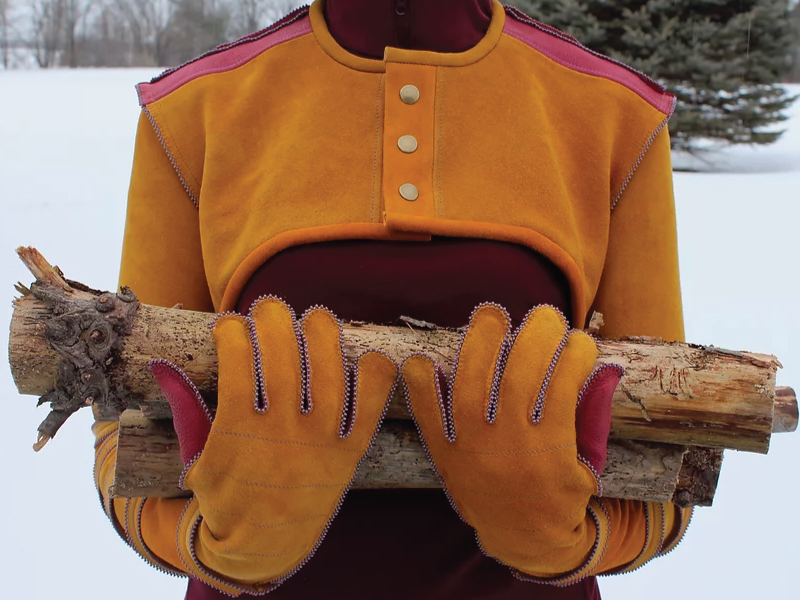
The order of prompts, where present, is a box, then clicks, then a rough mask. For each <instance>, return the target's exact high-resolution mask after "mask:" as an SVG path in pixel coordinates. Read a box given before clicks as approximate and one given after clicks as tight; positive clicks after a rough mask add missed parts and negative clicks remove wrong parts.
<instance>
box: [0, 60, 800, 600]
mask: <svg viewBox="0 0 800 600" xmlns="http://www.w3.org/2000/svg"><path fill="white" fill-rule="evenodd" d="M153 74H154V72H153V71H151V70H128V71H108V70H95V71H77V72H76V71H52V72H42V71H18V72H0V115H2V120H0V290H5V292H4V294H5V298H6V299H5V300H2V297H3V295H2V294H0V324H2V327H0V336H2V337H0V346H2V347H3V348H6V347H7V339H6V336H7V335H8V333H7V331H8V330H7V325H6V324H7V323H9V321H10V317H11V299H12V297H13V295H14V291H13V287H12V284H13V283H14V282H15V281H17V280H20V281H22V282H24V283H29V282H30V280H31V277H30V275H29V274H28V273H27V271H26V270H25V268H24V267H23V266H22V264H21V263H19V262H18V261H17V259H16V256H15V254H14V248H15V247H17V246H19V245H33V246H36V247H38V248H39V249H40V250H41V251H42V252H43V253H44V255H45V256H46V257H48V258H50V259H51V260H53V261H54V262H57V263H58V264H59V265H60V266H61V267H62V268H63V269H64V271H65V272H66V273H67V275H68V276H69V277H70V278H72V279H77V280H79V281H83V282H85V283H87V284H90V285H92V286H93V287H98V288H106V289H114V288H115V286H116V279H117V270H118V265H119V254H120V246H121V239H122V230H123V225H124V211H125V196H126V192H127V186H128V178H129V175H130V162H131V156H132V149H133V138H134V132H135V126H136V119H137V117H138V106H137V102H136V95H135V93H134V91H133V84H134V83H136V82H138V81H142V80H145V79H148V78H149V77H151V76H152V75H153ZM794 89H795V91H798V92H800V88H794ZM792 113H793V115H794V118H793V120H792V121H791V122H790V124H789V127H790V128H791V130H790V131H789V133H788V134H787V135H786V136H785V138H784V140H782V141H781V142H779V143H778V144H776V145H775V146H772V147H769V148H765V149H758V150H750V149H747V148H743V149H735V150H732V151H728V152H726V153H725V154H723V155H721V156H717V157H716V158H715V164H716V167H715V168H714V169H713V170H715V172H712V173H694V174H688V173H679V174H676V177H675V183H676V198H677V206H678V223H679V236H680V248H681V268H682V281H683V290H684V305H685V310H686V325H687V328H686V329H687V338H688V339H689V340H690V341H692V342H699V343H707V344H714V345H717V346H722V347H727V348H732V349H737V350H753V351H759V352H766V353H772V354H776V355H777V356H778V357H779V358H780V360H781V361H782V362H783V365H784V367H785V369H784V370H783V371H781V372H780V373H779V375H778V383H779V384H780V385H792V384H794V386H795V387H797V388H800V343H798V340H800V324H798V314H797V313H798V309H799V308H800V302H798V298H800V269H798V261H800V250H798V237H800V232H798V223H800V107H795V108H793V109H792ZM720 171H723V172H720ZM78 231H82V232H84V235H83V236H81V238H76V237H75V232H78ZM4 286H5V287H4ZM0 401H2V402H4V403H5V404H4V407H3V410H2V416H3V418H2V420H0V474H2V484H0V540H2V541H1V542H0V580H1V581H2V584H0V585H2V591H1V592H0V596H2V597H7V598H26V600H38V599H40V598H41V599H44V598H57V597H58V598H63V597H66V598H72V597H80V598H82V599H85V600H94V599H98V600H99V599H103V600H107V599H109V598H114V600H132V599H140V598H143V597H151V598H174V599H178V598H182V597H183V592H184V589H185V583H184V581H183V580H178V579H175V578H172V577H169V576H166V575H162V574H160V573H158V572H156V571H154V570H152V569H151V568H149V567H148V566H146V565H145V564H144V563H143V562H142V561H141V559H139V558H138V557H137V556H136V555H135V554H134V553H133V552H132V551H131V550H129V549H128V548H127V547H126V546H125V545H124V543H123V542H122V541H121V540H119V539H118V538H117V536H116V534H115V533H114V532H113V530H112V528H111V526H110V524H109V523H108V522H107V521H106V518H105V516H104V514H103V512H102V511H101V509H100V506H99V503H98V500H97V495H96V492H95V490H94V485H93V483H92V474H91V473H92V459H93V455H92V442H93V439H92V435H91V432H90V431H89V427H90V421H91V416H90V414H89V413H88V411H82V412H83V413H84V414H81V415H79V416H75V417H73V418H72V419H70V421H69V422H68V424H67V425H66V426H65V427H64V428H63V429H62V431H61V432H60V433H59V435H58V438H57V439H56V440H54V441H53V442H51V443H50V445H49V446H48V447H47V448H46V449H45V450H44V451H43V452H42V453H40V454H34V452H33V451H32V450H31V444H32V442H33V441H34V439H35V437H36V427H37V426H38V424H39V422H40V421H41V420H42V419H43V418H44V416H45V414H46V409H45V408H40V409H38V410H37V409H36V408H35V398H33V397H29V396H27V397H26V396H19V395H18V394H17V393H16V390H15V388H14V386H13V383H12V381H11V375H10V372H9V370H8V369H7V368H5V367H0ZM798 458H800V433H798V434H796V435H780V436H775V437H774V438H773V442H772V449H771V451H770V454H769V456H767V457H765V456H758V455H752V454H744V453H735V452H729V453H728V455H727V458H726V461H725V464H724V467H723V472H722V477H721V481H720V485H719V489H718V492H717V497H716V502H715V506H714V507H713V508H711V509H700V510H698V511H696V516H695V519H694V522H693V525H692V527H691V528H690V530H689V533H688V534H687V536H686V539H685V541H684V542H683V544H681V546H680V547H679V548H678V549H677V550H676V551H675V552H674V553H673V554H671V555H670V556H668V557H666V558H663V559H660V560H658V561H654V562H653V563H651V564H650V565H648V566H646V567H645V568H643V569H641V570H640V571H638V572H637V573H634V574H631V575H626V576H621V577H613V578H609V579H603V580H601V590H602V592H603V595H604V598H606V600H608V599H612V598H613V599H621V600H625V599H634V598H636V599H638V598H641V597H642V596H643V595H646V597H647V598H648V599H649V600H660V599H665V600H666V599H669V600H675V598H681V599H682V600H686V599H689V600H691V599H694V598H697V599H701V598H702V599H704V600H705V599H707V598H725V599H727V600H735V599H739V598H742V599H744V598H748V599H750V598H753V597H761V598H769V599H776V600H777V599H784V598H785V599H789V598H797V597H798V592H797V584H796V583H794V581H793V580H794V578H795V575H796V571H795V569H796V568H797V566H798V565H797V562H798V558H800V519H798V517H797V508H796V504H797V502H798V496H800V481H799V480H798V477H800V469H798V463H797V460H798ZM793 583H794V585H793ZM792 589H795V591H794V592H792V591H791V590H792Z"/></svg>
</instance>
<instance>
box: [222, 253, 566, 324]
mask: <svg viewBox="0 0 800 600" xmlns="http://www.w3.org/2000/svg"><path fill="white" fill-rule="evenodd" d="M264 294H273V295H276V296H279V297H281V298H282V299H283V300H285V301H286V302H287V303H288V304H289V306H291V307H292V308H294V309H295V311H296V312H297V314H298V315H300V314H302V312H303V311H304V310H306V309H307V308H309V307H310V306H313V305H315V304H323V305H325V306H326V307H327V308H328V309H330V310H331V311H333V312H334V314H336V315H337V316H339V317H340V318H343V319H348V320H355V321H369V322H371V323H392V322H394V321H396V320H397V319H398V317H400V316H408V317H412V318H414V319H419V320H422V321H428V322H431V323H436V324H437V325H440V326H442V327H462V326H464V325H467V323H468V322H469V317H470V314H472V310H473V309H474V308H475V306H477V305H478V304H480V303H481V302H497V303H498V304H501V305H503V306H505V307H506V309H507V310H508V311H509V313H510V314H511V318H512V319H513V320H514V322H515V323H520V322H521V321H522V319H523V318H524V317H525V314H526V313H527V312H528V310H530V309H531V308H532V307H533V306H535V305H536V304H551V305H552V306H556V307H558V308H559V309H561V310H562V311H563V312H564V314H565V315H569V314H570V311H571V304H570V293H569V285H568V284H567V280H566V278H565V277H564V275H563V274H562V273H561V271H559V270H558V269H557V268H556V267H555V266H554V265H553V264H552V263H550V262H549V261H548V260H547V259H545V258H543V257H541V256H540V255H538V254H536V253H535V252H532V251H531V250H528V249H527V248H524V247H522V246H519V245H516V244H510V243H505V242H495V241H491V240H468V239H460V238H434V239H433V240H431V241H430V242H388V241H373V240H344V241H337V242H321V243H318V244H306V245H302V246H294V247H292V248H288V249H286V250H283V251H282V252H280V253H278V254H277V255H276V256H274V257H273V258H271V259H270V260H269V261H267V262H266V263H265V264H264V265H262V266H261V267H260V268H259V269H258V270H257V271H256V272H255V273H254V274H253V276H252V278H251V279H250V281H249V282H248V283H247V284H246V285H245V287H244V289H243V291H242V293H241V295H240V296H239V301H238V303H237V305H236V310H237V311H238V312H242V313H246V312H247V310H248V309H249V308H250V305H251V304H252V303H253V302H254V301H255V300H256V299H257V298H258V297H259V296H261V295H264Z"/></svg>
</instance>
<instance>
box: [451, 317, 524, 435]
mask: <svg viewBox="0 0 800 600" xmlns="http://www.w3.org/2000/svg"><path fill="white" fill-rule="evenodd" d="M509 324H510V318H509V316H508V313H507V312H506V311H505V309H504V308H502V307H500V306H498V305H496V304H483V305H481V306H479V307H478V308H477V309H476V310H475V312H474V313H473V314H472V318H471V319H470V324H469V329H467V333H466V335H465V336H464V339H463V340H462V343H461V348H460V349H459V353H458V363H457V365H456V368H455V376H454V379H453V387H452V413H453V422H454V423H455V429H456V432H463V433H464V434H465V435H466V436H467V437H468V438H472V437H473V433H475V434H477V431H480V430H483V429H485V426H486V424H487V416H488V415H489V414H490V411H491V412H493V405H494V404H495V403H494V400H493V398H494V393H493V392H494V385H495V375H496V369H497V365H498V362H499V361H500V358H501V355H502V353H503V349H504V347H505V341H506V337H507V336H508V333H509ZM442 393H443V394H446V393H447V390H442Z"/></svg>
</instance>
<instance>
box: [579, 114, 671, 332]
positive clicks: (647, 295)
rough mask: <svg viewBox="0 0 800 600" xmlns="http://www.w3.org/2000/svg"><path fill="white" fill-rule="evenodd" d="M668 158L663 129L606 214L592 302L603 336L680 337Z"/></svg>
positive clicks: (667, 139)
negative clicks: (600, 316)
mask: <svg viewBox="0 0 800 600" xmlns="http://www.w3.org/2000/svg"><path fill="white" fill-rule="evenodd" d="M670 160H671V159H670V150H669V136H668V135H667V131H666V129H664V130H663V131H662V132H661V133H659V134H658V136H657V137H656V139H655V141H654V142H653V145H652V147H651V148H650V150H649V151H648V153H647V154H646V155H645V157H644V160H643V161H642V164H641V165H639V169H638V170H637V172H636V174H635V176H634V177H633V178H632V179H631V182H630V184H629V185H628V188H627V190H626V192H625V195H624V196H623V197H622V199H621V201H620V202H619V204H618V205H617V207H616V208H615V209H614V212H613V213H612V216H611V229H610V231H609V243H608V253H607V257H606V263H605V267H604V269H603V277H602V281H601V282H600V288H599V289H598V292H597V296H596V297H595V300H594V306H593V309H594V310H596V311H598V312H600V313H602V314H603V318H604V320H605V325H604V326H603V327H602V328H601V330H600V335H601V336H603V337H607V338H617V337H624V336H630V335H649V336H653V337H661V338H664V339H665V340H669V341H681V340H683V339H684V332H683V308H682V304H681V287H680V277H679V273H678V259H677V256H678V239H677V233H676V225H675V202H674V200H673V195H672V172H671V167H670V165H671V162H670ZM627 196H630V197H627Z"/></svg>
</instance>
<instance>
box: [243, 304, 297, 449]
mask: <svg viewBox="0 0 800 600" xmlns="http://www.w3.org/2000/svg"><path fill="white" fill-rule="evenodd" d="M250 318H251V319H252V322H253V325H254V329H255V336H256V339H257V347H258V349H259V354H260V369H259V371H260V373H259V377H261V380H262V390H265V394H264V395H265V396H266V399H265V401H266V410H267V412H268V413H269V417H270V419H271V420H272V419H278V420H280V421H281V422H283V423H285V424H286V426H287V427H290V428H291V429H294V428H296V427H298V426H299V419H300V417H301V416H302V413H301V410H303V409H305V408H306V393H307V391H306V390H307V387H306V386H307V379H306V377H307V376H308V363H307V357H306V349H305V340H303V339H302V336H299V334H298V332H299V328H298V326H297V320H296V318H295V315H294V311H293V310H292V309H291V308H289V306H288V305H287V304H286V303H285V302H283V301H282V300H280V299H279V298H275V297H272V296H268V297H266V298H263V299H261V300H259V301H258V302H257V303H256V304H254V305H253V307H252V309H251V310H250ZM298 338H300V339H298ZM287 433H288V430H287Z"/></svg>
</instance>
